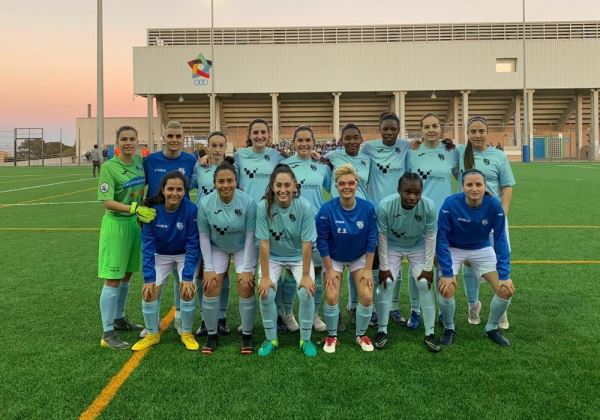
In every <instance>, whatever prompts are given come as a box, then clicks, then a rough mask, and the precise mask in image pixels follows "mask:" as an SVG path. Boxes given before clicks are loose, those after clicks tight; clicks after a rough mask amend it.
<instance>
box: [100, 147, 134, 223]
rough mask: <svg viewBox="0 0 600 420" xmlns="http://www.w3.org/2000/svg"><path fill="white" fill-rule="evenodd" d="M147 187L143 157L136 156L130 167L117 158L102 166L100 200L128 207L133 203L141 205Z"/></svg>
mask: <svg viewBox="0 0 600 420" xmlns="http://www.w3.org/2000/svg"><path fill="white" fill-rule="evenodd" d="M145 185H146V178H145V176H144V167H143V165H142V157H141V156H139V155H134V157H133V161H132V162H131V164H129V165H127V164H125V163H123V162H122V161H121V159H119V158H118V157H117V156H115V157H113V158H112V159H110V160H109V161H107V162H106V163H105V164H104V165H102V171H100V177H99V180H98V200H100V201H106V200H114V201H118V202H119V203H123V204H127V205H129V204H131V203H133V202H136V203H140V202H141V201H142V199H143V198H144V187H145ZM107 212H108V213H111V214H113V215H116V216H128V215H126V214H122V213H116V212H112V211H110V210H107Z"/></svg>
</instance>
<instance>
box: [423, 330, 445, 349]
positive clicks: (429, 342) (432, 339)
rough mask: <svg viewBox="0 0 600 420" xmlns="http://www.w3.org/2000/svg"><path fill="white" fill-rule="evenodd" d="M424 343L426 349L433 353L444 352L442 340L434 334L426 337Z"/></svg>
mask: <svg viewBox="0 0 600 420" xmlns="http://www.w3.org/2000/svg"><path fill="white" fill-rule="evenodd" d="M423 343H424V344H425V348H426V349H427V350H428V351H430V352H431V353H438V352H439V351H440V350H442V345H441V343H440V340H438V338H437V337H436V336H435V335H434V334H430V335H426V336H425V339H424V340H423Z"/></svg>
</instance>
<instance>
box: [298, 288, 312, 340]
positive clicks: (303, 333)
mask: <svg viewBox="0 0 600 420" xmlns="http://www.w3.org/2000/svg"><path fill="white" fill-rule="evenodd" d="M298 298H299V299H300V307H299V308H298V317H299V318H300V340H310V334H311V333H312V326H313V318H314V317H315V298H314V297H313V296H311V295H310V293H308V292H307V291H306V289H305V288H304V287H303V288H302V289H300V290H298Z"/></svg>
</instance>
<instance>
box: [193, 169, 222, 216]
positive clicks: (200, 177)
mask: <svg viewBox="0 0 600 420" xmlns="http://www.w3.org/2000/svg"><path fill="white" fill-rule="evenodd" d="M215 169H217V165H210V166H200V164H199V163H197V162H196V166H194V172H193V174H192V188H198V196H197V197H196V205H197V206H200V201H201V200H202V199H203V198H204V197H206V196H207V195H208V194H210V193H211V192H213V191H214V190H215V183H214V175H215Z"/></svg>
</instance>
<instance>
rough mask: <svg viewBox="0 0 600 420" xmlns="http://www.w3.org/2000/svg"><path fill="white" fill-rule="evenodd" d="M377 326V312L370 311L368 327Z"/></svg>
mask: <svg viewBox="0 0 600 420" xmlns="http://www.w3.org/2000/svg"><path fill="white" fill-rule="evenodd" d="M378 326H379V322H377V312H372V313H371V320H370V321H369V327H373V328H377V327H378Z"/></svg>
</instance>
